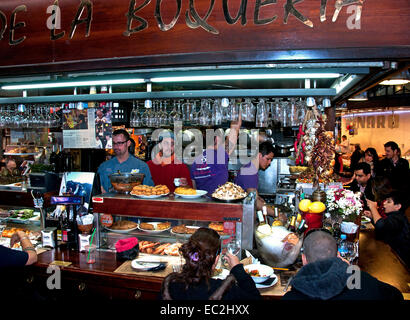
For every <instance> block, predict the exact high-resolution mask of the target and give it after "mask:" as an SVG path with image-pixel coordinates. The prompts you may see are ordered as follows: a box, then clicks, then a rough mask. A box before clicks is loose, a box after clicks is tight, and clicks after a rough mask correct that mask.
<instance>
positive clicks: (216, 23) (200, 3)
mask: <svg viewBox="0 0 410 320" xmlns="http://www.w3.org/2000/svg"><path fill="white" fill-rule="evenodd" d="M131 1H132V0H117V1H116V2H115V5H112V2H111V1H103V0H94V1H91V0H90V2H92V7H93V12H92V21H91V26H90V33H89V36H86V26H85V24H80V25H78V26H77V28H76V30H75V32H74V34H73V37H72V38H70V36H69V34H70V30H71V24H72V22H73V21H74V18H75V16H76V13H77V10H78V8H79V5H80V2H79V1H78V0H65V1H60V8H61V29H60V30H56V33H57V34H58V33H60V32H64V36H63V37H62V38H60V39H58V40H51V39H50V30H49V29H47V25H46V23H47V19H48V18H49V16H50V14H47V12H46V10H47V7H48V6H49V5H50V4H52V2H50V1H46V0H37V1H2V2H1V4H0V11H1V12H2V13H3V14H4V16H5V18H6V21H7V27H6V28H5V29H4V25H1V22H0V28H3V29H4V31H5V32H4V34H3V39H2V40H1V41H0V58H1V60H2V66H3V67H10V66H19V65H20V66H21V65H26V66H30V65H33V64H36V65H37V64H44V65H40V66H36V67H35V68H34V69H31V71H33V72H34V71H35V70H36V69H37V70H47V69H48V70H56V69H57V70H58V69H60V68H61V65H60V63H63V66H65V67H66V68H68V69H75V68H80V69H81V66H80V67H78V66H77V65H76V64H72V62H80V61H93V64H88V66H87V69H93V68H101V67H108V68H114V67H127V64H128V67H132V66H135V65H136V63H138V61H140V64H139V65H142V66H144V65H149V66H151V65H168V64H169V63H170V60H171V62H172V64H177V60H178V58H181V59H182V61H181V62H182V63H198V62H199V63H218V62H235V61H241V62H251V61H253V62H255V61H267V60H269V59H272V60H290V59H291V60H310V59H316V58H317V54H319V55H320V54H326V53H325V52H324V51H316V50H323V49H329V50H335V49H338V48H344V49H346V50H347V51H344V52H343V55H344V58H345V59H352V58H354V56H355V55H357V54H356V53H355V50H354V49H355V48H377V49H375V50H380V49H383V48H399V49H400V48H401V49H400V50H403V48H404V50H405V52H406V51H407V53H408V45H409V43H408V35H407V34H408V33H407V32H408V30H409V27H410V19H409V18H410V3H409V2H408V1H407V0H396V1H365V2H364V5H363V12H362V19H361V24H360V29H349V19H351V16H352V13H347V8H346V7H344V8H343V9H342V10H341V12H340V14H339V17H338V20H337V21H336V22H332V21H331V20H332V15H333V12H334V1H328V4H327V20H326V21H324V22H321V21H320V18H319V15H320V2H319V1H307V0H306V1H303V2H299V3H297V4H296V5H295V8H296V9H297V10H298V11H299V12H300V13H302V14H303V15H305V16H306V17H307V18H309V19H310V20H311V21H312V23H313V28H310V27H308V26H306V25H305V24H303V23H301V22H300V21H299V20H298V19H296V18H295V16H293V15H292V14H291V15H290V16H289V19H288V21H287V24H284V16H285V12H284V5H285V4H286V1H285V0H279V1H277V3H272V4H269V5H266V6H262V7H261V9H260V18H271V17H273V16H275V15H276V16H277V19H276V20H274V21H272V22H270V23H266V24H262V25H261V24H256V23H255V20H254V12H255V3H256V2H254V1H250V0H248V1H247V11H246V24H244V25H242V24H241V21H238V22H236V23H235V24H228V22H227V20H226V18H225V16H224V12H223V9H222V3H223V1H215V5H214V7H213V10H212V12H211V13H210V15H209V18H208V19H207V20H206V23H208V24H209V25H210V26H211V27H213V28H215V29H216V30H218V34H213V33H211V32H208V31H205V30H204V28H201V27H198V28H190V27H188V26H187V23H186V21H185V14H186V13H187V12H189V3H190V2H189V1H187V0H181V4H182V6H181V11H180V14H179V16H178V19H177V21H176V23H175V25H174V26H173V27H172V28H171V29H170V30H168V31H162V30H160V29H159V27H158V22H157V20H156V19H155V7H156V4H157V3H158V2H159V3H161V6H160V8H161V11H160V13H161V18H162V20H163V22H164V24H169V23H170V22H171V21H172V19H173V17H174V16H175V13H176V3H177V1H176V0H175V1H171V0H170V1H159V0H156V1H154V0H151V1H148V4H147V5H146V6H145V7H144V8H142V9H141V10H139V11H138V12H136V13H135V15H136V16H139V17H141V18H143V19H145V20H146V22H147V24H148V25H147V28H146V29H144V30H142V31H139V32H135V33H133V34H131V35H130V36H125V35H124V32H125V31H126V30H127V17H126V14H127V12H128V9H129V6H130V3H131ZM141 3H142V1H136V6H138V5H140V4H141ZM193 3H194V7H195V10H196V11H197V12H198V15H199V16H200V17H204V16H205V13H206V12H207V10H208V8H209V5H210V3H211V1H209V0H196V1H193ZM23 4H24V5H25V6H26V8H27V10H26V11H21V12H18V13H17V14H16V20H15V23H19V22H24V23H25V26H23V27H19V28H17V29H16V30H15V32H14V36H13V39H14V40H18V39H20V38H22V37H24V36H25V37H26V39H25V40H24V41H23V42H21V43H20V44H16V45H10V44H9V41H10V40H9V39H10V27H11V16H12V12H13V10H14V9H15V8H17V7H18V6H19V5H23ZM228 5H229V6H228V7H229V10H230V15H231V16H234V15H236V12H237V10H238V2H234V1H228ZM86 13H87V10H84V12H83V14H82V16H81V18H84V17H85V15H86ZM138 25H139V23H138V21H136V20H135V19H134V21H133V23H132V28H134V27H137V26H138ZM0 30H2V29H0ZM403 46H407V47H403ZM299 50H302V51H299ZM275 52H276V53H277V52H280V54H275ZM190 53H193V54H195V55H193V56H190V55H188V57H190V58H191V59H188V60H186V58H187V54H190ZM214 53H215V54H216V56H214ZM306 53H309V54H306ZM390 53H392V54H393V56H394V55H395V54H394V52H392V51H391V52H390ZM400 54H402V53H400ZM404 54H405V53H404ZM372 55H375V54H374V53H373V54H372ZM409 56H410V54H408V55H407V57H409ZM362 57H363V58H365V56H364V54H363V53H362ZM117 58H123V59H125V60H121V59H119V60H117ZM329 58H330V59H332V58H335V57H332V56H329ZM105 59H108V60H105ZM198 59H199V60H200V61H198ZM111 60H113V61H111ZM125 61H127V63H125ZM68 66H69V67H68ZM82 67H84V66H82ZM29 70H30V69H29Z"/></svg>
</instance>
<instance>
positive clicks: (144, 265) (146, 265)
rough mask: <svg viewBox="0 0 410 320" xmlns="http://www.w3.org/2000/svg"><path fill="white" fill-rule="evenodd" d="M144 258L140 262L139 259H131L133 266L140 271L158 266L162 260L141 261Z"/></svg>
mask: <svg viewBox="0 0 410 320" xmlns="http://www.w3.org/2000/svg"><path fill="white" fill-rule="evenodd" d="M141 262H142V260H140V262H138V261H137V260H132V261H131V268H133V269H135V270H138V271H146V270H149V269H152V268H155V267H158V266H159V265H160V264H161V262H155V263H154V262H152V263H151V262H149V263H148V262H145V263H141Z"/></svg>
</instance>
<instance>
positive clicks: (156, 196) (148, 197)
mask: <svg viewBox="0 0 410 320" xmlns="http://www.w3.org/2000/svg"><path fill="white" fill-rule="evenodd" d="M130 194H131V193H130ZM131 195H133V196H134V197H137V198H140V199H157V198H161V197H165V196H167V195H169V192H168V193H164V194H153V195H150V196H146V195H143V194H141V195H136V194H131Z"/></svg>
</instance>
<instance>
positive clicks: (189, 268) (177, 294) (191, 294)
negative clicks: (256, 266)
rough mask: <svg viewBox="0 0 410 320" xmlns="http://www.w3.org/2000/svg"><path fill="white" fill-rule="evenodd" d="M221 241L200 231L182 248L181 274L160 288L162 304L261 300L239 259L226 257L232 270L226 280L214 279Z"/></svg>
mask: <svg viewBox="0 0 410 320" xmlns="http://www.w3.org/2000/svg"><path fill="white" fill-rule="evenodd" d="M220 249H221V240H220V237H219V235H218V233H217V232H216V231H215V230H212V229H209V228H199V229H198V230H197V231H196V232H195V233H194V234H193V235H192V236H191V238H190V239H189V241H188V242H187V243H185V244H184V245H182V247H181V249H180V253H181V254H182V256H183V257H184V258H185V264H184V265H183V266H182V270H181V272H173V273H171V274H169V275H168V276H167V277H166V278H165V279H164V282H163V284H162V288H161V295H162V299H164V300H208V299H209V300H221V299H223V300H250V299H260V297H261V296H260V293H259V291H258V289H257V288H256V286H255V283H254V282H253V280H252V278H251V277H250V276H249V275H248V274H247V273H246V272H245V270H244V268H243V265H242V264H240V263H239V259H238V257H236V256H234V255H232V254H230V253H227V254H226V258H227V262H228V265H229V267H230V268H231V272H230V275H229V276H228V277H227V278H226V279H225V280H219V279H213V278H212V274H213V272H214V270H215V266H216V265H217V263H218V260H219V258H220Z"/></svg>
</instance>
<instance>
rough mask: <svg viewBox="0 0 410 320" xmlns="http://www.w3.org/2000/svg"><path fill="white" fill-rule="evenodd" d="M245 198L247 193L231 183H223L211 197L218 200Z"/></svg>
mask: <svg viewBox="0 0 410 320" xmlns="http://www.w3.org/2000/svg"><path fill="white" fill-rule="evenodd" d="M246 196H247V193H246V192H245V191H244V190H243V189H242V187H241V186H238V185H236V184H234V183H232V182H227V183H225V184H224V185H222V186H220V187H219V188H217V189H216V190H215V191H214V192H213V193H212V197H214V198H216V199H220V200H238V199H243V198H245V197H246Z"/></svg>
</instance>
